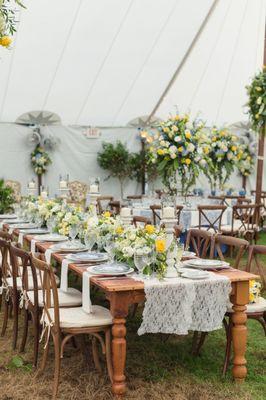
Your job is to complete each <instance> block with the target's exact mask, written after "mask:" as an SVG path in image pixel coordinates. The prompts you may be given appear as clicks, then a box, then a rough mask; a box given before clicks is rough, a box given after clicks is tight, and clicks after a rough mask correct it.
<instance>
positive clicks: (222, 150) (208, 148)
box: [202, 126, 242, 191]
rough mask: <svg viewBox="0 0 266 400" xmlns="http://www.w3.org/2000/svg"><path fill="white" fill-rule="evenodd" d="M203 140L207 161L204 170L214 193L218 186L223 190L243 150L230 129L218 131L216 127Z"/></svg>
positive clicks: (204, 154)
mask: <svg viewBox="0 0 266 400" xmlns="http://www.w3.org/2000/svg"><path fill="white" fill-rule="evenodd" d="M202 140H203V143H202V150H203V156H204V160H205V166H203V167H202V170H203V172H204V174H205V175H206V177H207V178H208V180H209V182H210V185H211V190H212V191H215V190H216V189H217V184H218V185H219V188H220V189H223V186H224V184H225V183H226V182H227V180H228V179H229V177H230V175H231V174H232V172H233V170H234V167H235V166H236V164H237V162H238V161H239V160H240V158H241V154H242V150H241V148H240V145H239V142H238V138H237V136H236V135H233V134H232V133H231V132H229V130H228V129H226V128H222V129H218V128H217V127H216V126H214V127H213V128H211V130H210V132H209V133H207V134H205V135H204V136H203V138H202Z"/></svg>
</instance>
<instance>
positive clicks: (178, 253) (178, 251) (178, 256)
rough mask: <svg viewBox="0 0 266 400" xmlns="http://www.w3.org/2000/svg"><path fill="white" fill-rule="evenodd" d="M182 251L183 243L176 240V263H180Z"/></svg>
mask: <svg viewBox="0 0 266 400" xmlns="http://www.w3.org/2000/svg"><path fill="white" fill-rule="evenodd" d="M183 253H184V245H183V243H180V242H178V243H177V244H176V255H175V258H176V263H177V265H180V261H181V259H182V257H183Z"/></svg>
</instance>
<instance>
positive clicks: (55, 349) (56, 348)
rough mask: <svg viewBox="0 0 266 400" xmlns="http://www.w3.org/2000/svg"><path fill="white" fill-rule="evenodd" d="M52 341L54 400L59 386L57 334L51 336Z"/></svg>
mask: <svg viewBox="0 0 266 400" xmlns="http://www.w3.org/2000/svg"><path fill="white" fill-rule="evenodd" d="M53 341H54V353H55V369H54V386H53V399H56V396H57V393H58V386H59V378H60V366H61V354H60V353H61V351H60V350H61V345H60V337H59V334H57V335H56V336H53Z"/></svg>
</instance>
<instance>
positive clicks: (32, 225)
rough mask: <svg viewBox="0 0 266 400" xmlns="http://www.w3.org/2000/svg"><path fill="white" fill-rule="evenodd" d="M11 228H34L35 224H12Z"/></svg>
mask: <svg viewBox="0 0 266 400" xmlns="http://www.w3.org/2000/svg"><path fill="white" fill-rule="evenodd" d="M12 228H14V229H25V230H27V229H35V228H37V225H36V224H13V225H12Z"/></svg>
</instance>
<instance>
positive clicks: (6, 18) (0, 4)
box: [0, 0, 25, 47]
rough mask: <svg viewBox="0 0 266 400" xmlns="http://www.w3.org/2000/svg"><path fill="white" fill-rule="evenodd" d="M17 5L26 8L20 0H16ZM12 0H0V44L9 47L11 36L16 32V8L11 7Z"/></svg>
mask: <svg viewBox="0 0 266 400" xmlns="http://www.w3.org/2000/svg"><path fill="white" fill-rule="evenodd" d="M14 1H15V3H16V4H17V5H19V6H20V7H23V8H25V6H24V5H23V4H22V3H21V1H20V0H14ZM10 3H11V0H0V46H3V47H9V46H10V44H11V43H12V39H11V37H10V36H12V35H14V33H15V32H16V22H17V21H16V10H15V9H13V8H11V7H10Z"/></svg>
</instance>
